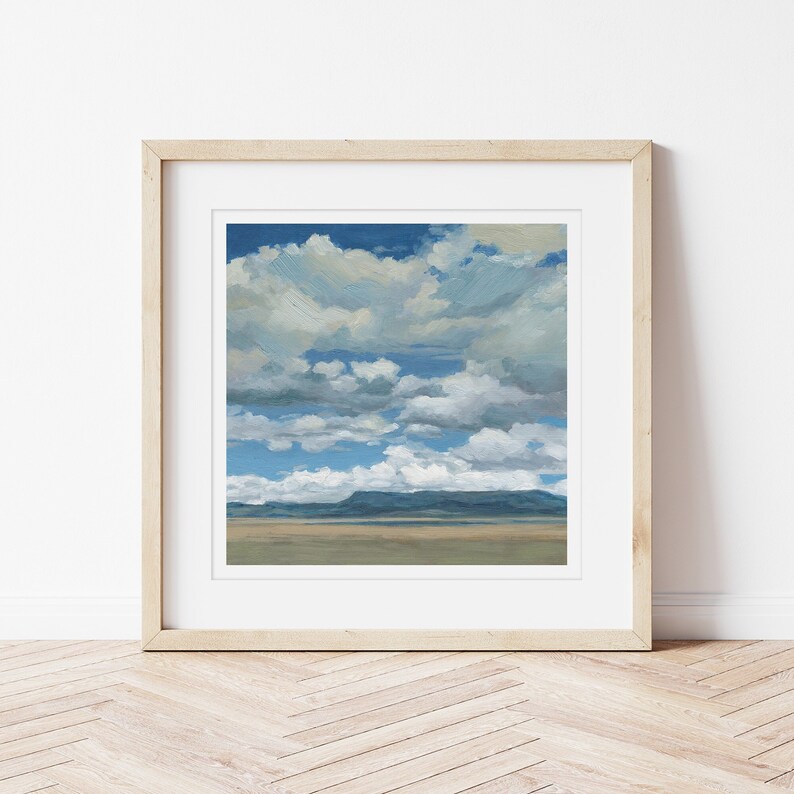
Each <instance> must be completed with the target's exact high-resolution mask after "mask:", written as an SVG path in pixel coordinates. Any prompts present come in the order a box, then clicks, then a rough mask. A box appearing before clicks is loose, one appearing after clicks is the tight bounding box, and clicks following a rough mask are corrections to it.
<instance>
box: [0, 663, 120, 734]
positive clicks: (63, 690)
mask: <svg viewBox="0 0 794 794" xmlns="http://www.w3.org/2000/svg"><path fill="white" fill-rule="evenodd" d="M119 680H120V679H119V677H118V676H117V675H115V674H109V675H97V676H91V677H90V678H82V679H79V680H78V681H70V682H69V683H66V684H54V685H53V686H48V687H42V688H41V689H35V690H32V691H29V692H23V693H21V694H18V695H7V696H6V697H3V698H0V723H2V722H3V714H4V713H5V712H7V711H12V710H15V709H21V708H24V707H25V706H35V705H36V704H37V703H46V702H48V701H51V700H58V699H60V698H63V697H68V696H69V695H81V694H83V693H85V692H94V691H96V690H97V689H102V688H104V687H108V686H112V685H113V684H117V683H118V682H119Z"/></svg>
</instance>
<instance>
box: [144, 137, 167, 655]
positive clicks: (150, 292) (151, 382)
mask: <svg viewBox="0 0 794 794" xmlns="http://www.w3.org/2000/svg"><path fill="white" fill-rule="evenodd" d="M142 150H143V185H142V201H143V204H142V217H143V240H142V254H143V257H142V258H143V284H142V307H141V308H142V318H141V321H142V329H143V362H142V364H143V393H142V406H143V417H142V419H143V428H142V431H143V434H142V439H143V450H142V458H143V461H142V472H141V473H142V478H143V493H142V523H143V536H142V547H141V566H142V570H141V584H142V591H143V593H142V595H143V598H142V610H141V619H142V625H141V645H142V647H143V648H146V646H147V645H149V644H150V643H151V642H152V641H153V640H154V639H155V638H156V636H157V635H158V634H159V633H160V631H161V629H162V621H163V569H162V564H163V555H162V539H163V536H162V529H163V432H162V430H163V424H162V422H163V407H162V406H163V399H162V398H163V359H162V343H163V333H162V321H163V299H162V282H163V270H162V160H161V159H160V158H159V157H158V156H157V155H156V154H155V153H154V152H153V151H152V149H151V148H150V147H149V146H148V145H147V144H146V143H144V144H143V147H142Z"/></svg>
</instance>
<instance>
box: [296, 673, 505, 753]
mask: <svg viewBox="0 0 794 794" xmlns="http://www.w3.org/2000/svg"><path fill="white" fill-rule="evenodd" d="M519 685H520V682H518V681H515V680H513V679H511V678H508V677H507V676H504V675H493V676H489V677H488V678H485V679H483V680H480V681H474V682H471V683H468V684H461V685H460V686H455V687H450V688H448V689H442V690H440V691H438V692H433V693H432V694H430V695H425V696H424V697H419V698H412V699H411V700H408V701H402V702H401V703H395V704H394V705H391V706H387V707H386V708H382V709H377V710H375V711H369V712H367V713H365V714H355V715H353V716H352V717H348V718H346V719H343V720H338V721H336V722H332V723H330V724H328V725H322V726H320V727H317V728H310V729H309V730H304V731H299V732H298V733H293V734H290V735H289V738H290V739H294V740H295V741H298V742H302V743H304V744H306V745H308V746H309V747H316V746H317V745H319V744H325V743H326V742H331V741H335V740H337V739H344V738H346V737H348V736H355V735H356V734H359V733H364V732H365V731H369V730H372V729H373V728H377V727H379V726H380V725H389V724H391V723H393V722H400V721H401V720H405V719H408V718H409V717H414V716H416V715H418V714H427V713H428V712H431V711H435V710H436V709H440V708H444V707H445V706H452V705H455V704H456V703H462V702H464V701H467V700H472V699H473V698H477V697H480V696H481V695H487V694H490V693H492V692H499V691H501V690H503V689H510V688H512V687H515V686H519Z"/></svg>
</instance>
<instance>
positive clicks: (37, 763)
mask: <svg viewBox="0 0 794 794" xmlns="http://www.w3.org/2000/svg"><path fill="white" fill-rule="evenodd" d="M76 746H77V745H75V747H76ZM73 750H74V748H72V751H73ZM68 763H69V758H68V757H67V756H65V755H61V753H59V752H58V751H57V750H39V751H38V752H36V753H28V754H27V755H23V756H21V757H20V758H10V759H9V760H7V761H0V780H8V779H9V778H14V777H17V776H18V775H25V774H27V773H28V772H39V771H41V770H42V769H49V768H50V767H52V766H58V764H68Z"/></svg>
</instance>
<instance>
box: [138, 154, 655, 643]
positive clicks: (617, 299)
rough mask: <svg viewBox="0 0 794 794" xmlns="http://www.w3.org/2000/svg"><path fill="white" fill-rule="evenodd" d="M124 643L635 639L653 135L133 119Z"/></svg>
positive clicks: (641, 553) (645, 629) (642, 603)
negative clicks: (131, 543) (260, 134)
mask: <svg viewBox="0 0 794 794" xmlns="http://www.w3.org/2000/svg"><path fill="white" fill-rule="evenodd" d="M143 168H144V172H143V174H144V188H143V201H144V204H143V210H144V495H143V498H144V537H143V566H144V567H143V579H144V620H143V647H144V648H145V649H147V650H178V649H192V650H196V649H204V648H207V649H377V650H389V649H396V650H401V649H574V648H576V649H601V648H604V649H635V650H637V649H648V648H650V644H651V626H650V593H651V588H650V537H651V535H650V533H651V526H650V505H651V495H650V482H651V480H650V440H651V427H650V417H651V406H650V371H651V357H650V356H651V325H650V322H651V318H650V250H651V249H650V239H651V238H650V232H651V205H650V186H651V144H650V142H649V141H340V142H332V141H314V142H311V141H147V142H144V144H143Z"/></svg>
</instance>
